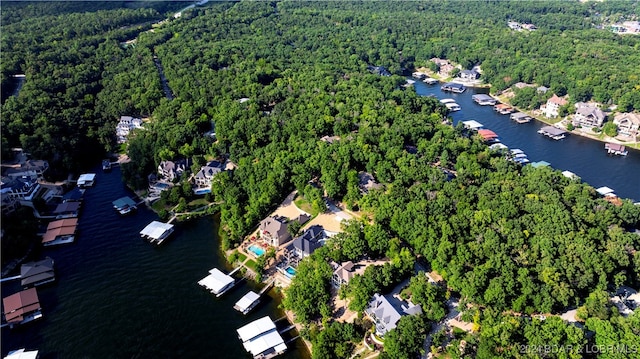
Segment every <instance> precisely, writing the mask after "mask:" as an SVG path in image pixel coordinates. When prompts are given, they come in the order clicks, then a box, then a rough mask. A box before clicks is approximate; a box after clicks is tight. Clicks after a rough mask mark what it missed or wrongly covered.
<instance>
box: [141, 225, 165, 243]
mask: <svg viewBox="0 0 640 359" xmlns="http://www.w3.org/2000/svg"><path fill="white" fill-rule="evenodd" d="M171 233H173V224H169V223H162V222H158V221H153V222H151V223H149V224H148V225H147V226H146V227H144V229H142V231H140V236H141V237H142V238H145V239H147V240H149V242H150V243H155V244H156V245H160V244H161V243H162V242H164V240H165V239H167V238H168V237H169V235H171Z"/></svg>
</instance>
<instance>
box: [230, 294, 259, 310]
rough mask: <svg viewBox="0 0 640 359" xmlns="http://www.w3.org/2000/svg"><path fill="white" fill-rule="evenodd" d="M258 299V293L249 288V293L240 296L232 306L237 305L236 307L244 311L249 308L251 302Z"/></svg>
mask: <svg viewBox="0 0 640 359" xmlns="http://www.w3.org/2000/svg"><path fill="white" fill-rule="evenodd" d="M258 299H260V295H258V293H256V292H254V291H252V290H250V291H249V293H247V294H245V295H244V296H243V297H242V298H240V300H239V301H237V302H236V304H235V306H234V308H235V307H238V309H239V310H240V311H241V312H244V311H245V310H247V308H249V307H250V306H251V305H252V304H253V302H255V301H256V300H258Z"/></svg>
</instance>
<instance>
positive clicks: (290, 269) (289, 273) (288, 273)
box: [284, 266, 296, 278]
mask: <svg viewBox="0 0 640 359" xmlns="http://www.w3.org/2000/svg"><path fill="white" fill-rule="evenodd" d="M284 271H285V275H286V276H287V277H289V278H293V277H294V276H295V275H296V269H295V268H293V267H292V266H288V267H287V269H285V270H284Z"/></svg>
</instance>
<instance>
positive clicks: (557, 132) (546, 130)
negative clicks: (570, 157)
mask: <svg viewBox="0 0 640 359" xmlns="http://www.w3.org/2000/svg"><path fill="white" fill-rule="evenodd" d="M538 133H539V134H541V135H545V136H547V137H549V138H553V139H554V140H556V141H557V140H561V139H563V138H565V134H566V133H567V131H565V130H562V129H559V128H557V127H553V126H544V127H543V128H541V129H539V130H538Z"/></svg>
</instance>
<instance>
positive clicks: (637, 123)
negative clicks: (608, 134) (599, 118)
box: [613, 113, 640, 138]
mask: <svg viewBox="0 0 640 359" xmlns="http://www.w3.org/2000/svg"><path fill="white" fill-rule="evenodd" d="M613 123H614V124H615V125H616V126H618V133H619V134H621V135H624V136H629V137H631V138H636V137H637V136H638V135H639V134H640V115H639V114H637V113H619V114H617V115H615V116H614V118H613Z"/></svg>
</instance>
